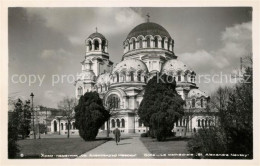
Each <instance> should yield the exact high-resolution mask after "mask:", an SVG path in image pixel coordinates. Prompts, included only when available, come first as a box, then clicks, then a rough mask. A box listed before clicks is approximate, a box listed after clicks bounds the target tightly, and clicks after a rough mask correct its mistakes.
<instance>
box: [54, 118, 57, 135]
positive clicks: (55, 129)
mask: <svg viewBox="0 0 260 166" xmlns="http://www.w3.org/2000/svg"><path fill="white" fill-rule="evenodd" d="M54 132H57V122H56V120H55V121H54Z"/></svg>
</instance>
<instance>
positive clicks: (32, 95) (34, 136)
mask: <svg viewBox="0 0 260 166" xmlns="http://www.w3.org/2000/svg"><path fill="white" fill-rule="evenodd" d="M30 96H31V98H32V114H33V138H34V139H36V135H35V129H34V110H33V97H34V94H33V93H31V95H30Z"/></svg>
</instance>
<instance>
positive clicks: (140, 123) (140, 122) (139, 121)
mask: <svg viewBox="0 0 260 166" xmlns="http://www.w3.org/2000/svg"><path fill="white" fill-rule="evenodd" d="M138 126H139V127H142V121H141V119H139V120H138Z"/></svg>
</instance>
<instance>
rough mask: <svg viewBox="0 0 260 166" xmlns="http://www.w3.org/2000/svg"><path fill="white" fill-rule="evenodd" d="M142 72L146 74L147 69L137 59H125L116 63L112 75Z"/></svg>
mask: <svg viewBox="0 0 260 166" xmlns="http://www.w3.org/2000/svg"><path fill="white" fill-rule="evenodd" d="M139 70H142V71H144V72H147V71H148V69H147V67H146V64H145V63H144V62H142V61H140V60H138V59H127V60H124V61H121V62H120V63H118V64H117V65H116V66H115V67H114V69H113V73H115V72H121V71H139Z"/></svg>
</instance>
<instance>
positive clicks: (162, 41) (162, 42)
mask: <svg viewBox="0 0 260 166" xmlns="http://www.w3.org/2000/svg"><path fill="white" fill-rule="evenodd" d="M164 41H165V39H164V38H163V39H162V48H164Z"/></svg>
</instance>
